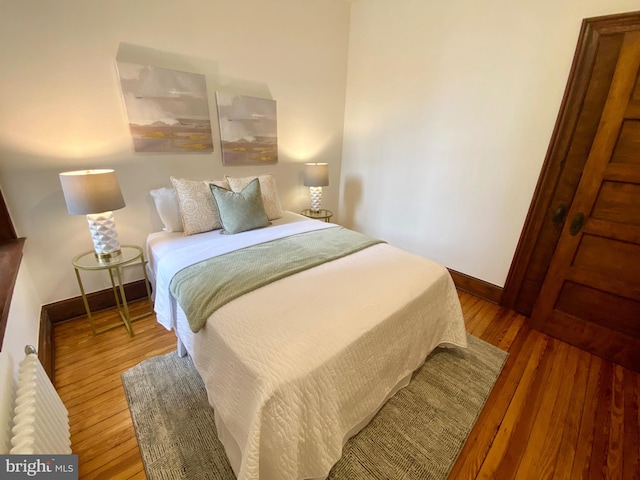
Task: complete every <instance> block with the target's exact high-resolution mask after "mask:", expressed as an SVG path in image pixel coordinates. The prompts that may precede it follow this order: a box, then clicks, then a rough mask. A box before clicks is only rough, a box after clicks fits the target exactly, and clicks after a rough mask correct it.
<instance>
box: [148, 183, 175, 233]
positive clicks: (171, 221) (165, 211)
mask: <svg viewBox="0 0 640 480" xmlns="http://www.w3.org/2000/svg"><path fill="white" fill-rule="evenodd" d="M149 193H150V194H151V196H152V197H153V201H154V203H155V204H156V211H157V212H158V215H159V216H160V220H162V223H163V224H164V229H163V230H166V231H167V232H182V217H180V205H178V197H177V195H176V191H175V190H174V189H173V188H169V187H162V188H158V189H156V190H151V191H150V192H149Z"/></svg>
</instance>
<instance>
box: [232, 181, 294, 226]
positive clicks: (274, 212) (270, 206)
mask: <svg viewBox="0 0 640 480" xmlns="http://www.w3.org/2000/svg"><path fill="white" fill-rule="evenodd" d="M225 178H226V179H227V182H229V186H230V187H231V190H233V191H234V192H239V191H240V190H242V189H243V188H244V187H245V186H247V184H248V183H249V182H250V181H252V180H253V179H254V178H257V179H258V181H259V182H260V191H261V192H262V201H263V202H264V210H265V212H267V218H269V220H275V219H276V218H280V217H282V207H281V206H280V199H279V198H278V189H277V188H276V179H275V178H273V175H271V174H270V173H269V174H266V175H259V176H258V177H256V176H253V177H240V178H234V177H228V176H225Z"/></svg>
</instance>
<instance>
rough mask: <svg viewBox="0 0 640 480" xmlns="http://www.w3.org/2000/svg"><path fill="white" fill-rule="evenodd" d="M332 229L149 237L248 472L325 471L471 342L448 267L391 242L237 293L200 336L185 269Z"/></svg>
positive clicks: (156, 271)
mask: <svg viewBox="0 0 640 480" xmlns="http://www.w3.org/2000/svg"><path fill="white" fill-rule="evenodd" d="M331 226H332V225H331V224H326V223H324V222H318V221H315V220H308V219H305V218H304V217H300V216H298V215H295V214H291V213H287V214H286V215H285V218H283V219H282V220H281V221H279V222H277V223H275V224H274V225H273V226H271V227H267V228H264V229H260V230H256V231H252V232H244V233H243V234H237V235H233V236H230V235H220V234H219V232H209V233H207V234H200V235H194V236H191V237H184V236H182V235H181V234H177V235H176V234H167V233H160V234H152V235H151V236H150V237H149V240H148V244H147V246H148V258H149V270H150V277H151V279H152V282H154V284H155V287H156V288H155V289H154V290H155V292H156V293H155V295H156V299H155V300H156V302H155V303H156V312H157V317H158V321H159V322H160V323H162V324H163V325H164V326H165V327H166V328H170V329H174V330H175V331H176V334H177V335H178V337H179V338H180V340H181V341H182V343H183V344H184V345H185V347H186V349H187V351H188V353H189V354H190V355H191V357H192V359H193V361H194V364H195V366H196V369H197V370H198V372H199V374H200V376H201V377H202V379H203V381H204V383H205V386H206V389H207V394H208V398H209V402H210V404H211V405H212V406H213V408H214V410H215V413H216V425H217V430H218V436H219V438H220V440H221V442H222V443H223V445H224V447H225V451H226V453H227V456H228V458H229V461H230V463H231V465H232V468H233V470H234V472H235V473H236V475H237V476H238V478H239V479H282V480H286V479H303V478H324V477H326V476H327V474H328V473H329V471H330V469H331V467H332V466H333V465H334V464H335V462H337V461H338V459H339V458H340V456H341V452H342V447H343V445H344V443H345V442H346V441H347V440H348V438H349V437H350V436H352V435H354V434H355V433H357V432H358V431H359V429H361V428H362V427H363V426H364V425H366V423H367V422H368V421H369V420H370V419H371V418H372V416H373V415H374V414H375V413H376V412H377V411H378V409H379V408H380V407H381V406H382V405H383V404H384V402H385V401H386V400H387V399H388V398H390V396H391V395H393V394H394V393H395V392H396V391H397V390H398V389H399V388H401V387H403V386H404V385H406V384H407V383H408V382H409V380H410V377H411V373H412V372H413V371H414V370H416V369H417V368H418V367H419V366H420V365H421V364H422V363H423V362H424V360H425V359H426V357H427V355H428V354H429V353H430V352H431V351H432V350H433V349H434V348H435V347H437V346H438V345H445V346H457V347H466V333H465V329H464V321H463V318H462V313H461V309H460V304H459V301H458V297H457V293H456V290H455V287H454V285H453V282H452V280H451V277H450V276H449V274H448V272H447V270H446V269H445V268H444V267H442V266H440V265H438V264H436V263H434V262H432V261H430V260H428V259H426V258H423V257H420V256H418V255H414V254H411V253H409V252H406V251H404V250H401V249H398V248H396V247H393V246H391V245H388V244H378V245H374V246H372V247H369V248H366V249H365V250H362V251H359V252H357V253H354V254H352V255H349V256H347V257H344V258H341V259H338V260H335V261H332V262H329V263H325V264H323V265H320V266H316V267H314V268H312V269H309V270H306V271H303V272H300V273H297V274H295V275H292V276H290V277H286V278H284V279H281V280H278V281H276V282H274V283H271V284H269V285H267V286H265V287H262V288H260V289H258V290H255V291H253V292H251V293H248V294H246V295H244V296H243V297H241V298H238V299H236V300H233V301H232V302H230V303H228V304H227V305H225V306H223V307H222V308H220V309H219V310H218V311H216V312H215V313H214V314H213V315H211V317H210V318H209V319H208V320H207V323H206V325H205V327H204V328H203V329H202V330H201V331H200V332H198V333H197V334H193V333H192V332H191V331H190V329H189V327H188V325H187V324H186V319H185V318H184V314H183V312H182V311H181V309H180V308H179V306H178V305H177V304H176V302H175V299H173V298H172V297H171V295H170V293H169V292H168V284H169V283H170V280H171V276H172V275H173V274H174V273H175V271H177V270H179V269H180V268H184V265H186V264H188V263H189V262H195V261H199V260H201V259H202V257H204V256H207V255H210V254H211V252H216V253H220V252H225V251H230V250H231V249H234V248H242V247H243V246H247V245H249V244H253V243H259V242H262V241H268V239H271V238H280V237H281V236H286V235H289V234H291V232H300V231H307V230H313V229H318V228H331Z"/></svg>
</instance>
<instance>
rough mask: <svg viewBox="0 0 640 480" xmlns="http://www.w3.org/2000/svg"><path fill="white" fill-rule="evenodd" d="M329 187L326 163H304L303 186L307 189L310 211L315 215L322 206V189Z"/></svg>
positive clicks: (327, 165)
mask: <svg viewBox="0 0 640 480" xmlns="http://www.w3.org/2000/svg"><path fill="white" fill-rule="evenodd" d="M327 185H329V164H328V163H305V164H304V186H305V187H309V195H310V200H311V211H312V212H314V213H317V212H319V211H320V206H321V205H322V187H326V186H327Z"/></svg>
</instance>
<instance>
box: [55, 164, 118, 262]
mask: <svg viewBox="0 0 640 480" xmlns="http://www.w3.org/2000/svg"><path fill="white" fill-rule="evenodd" d="M60 183H61V184H62V192H63V193H64V199H65V201H66V203H67V210H69V213H70V214H72V215H86V216H87V222H88V223H89V230H90V231H91V238H92V240H93V248H94V250H95V255H96V258H97V259H98V261H100V262H107V261H109V260H110V259H112V258H113V257H117V256H118V255H120V254H121V251H120V242H119V241H118V232H117V231H116V222H115V220H114V219H113V210H118V209H119V208H122V207H124V206H125V203H124V198H122V192H121V191H120V185H119V184H118V177H116V172H115V171H113V170H79V171H75V172H64V173H61V174H60Z"/></svg>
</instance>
